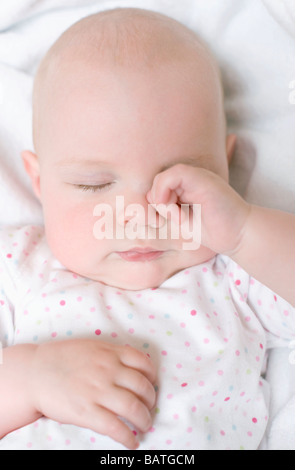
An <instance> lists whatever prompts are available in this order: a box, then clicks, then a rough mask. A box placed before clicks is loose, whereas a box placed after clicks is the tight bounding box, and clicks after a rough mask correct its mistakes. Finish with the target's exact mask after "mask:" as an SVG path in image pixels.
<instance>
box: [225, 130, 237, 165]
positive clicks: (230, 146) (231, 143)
mask: <svg viewBox="0 0 295 470" xmlns="http://www.w3.org/2000/svg"><path fill="white" fill-rule="evenodd" d="M236 141H237V136H236V135H235V134H229V135H228V136H227V137H226V153H227V161H228V164H230V162H231V159H232V157H233V154H234V151H235V146H236Z"/></svg>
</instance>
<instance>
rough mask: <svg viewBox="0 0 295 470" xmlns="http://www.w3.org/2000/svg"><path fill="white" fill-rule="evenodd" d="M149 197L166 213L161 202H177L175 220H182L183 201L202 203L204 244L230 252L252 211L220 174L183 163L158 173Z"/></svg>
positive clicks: (235, 246) (237, 243)
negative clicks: (181, 205)
mask: <svg viewBox="0 0 295 470" xmlns="http://www.w3.org/2000/svg"><path fill="white" fill-rule="evenodd" d="M147 200H148V202H149V203H151V204H156V205H157V204H159V206H156V210H158V209H159V210H158V212H159V213H160V215H162V216H164V217H165V213H163V214H162V213H161V204H167V205H168V204H174V205H175V208H176V209H177V210H176V211H174V223H179V221H180V217H181V216H180V211H181V207H180V204H190V205H192V204H200V205H201V214H202V216H201V223H202V227H201V234H202V242H201V243H202V245H204V246H206V247H207V248H210V249H211V250H212V251H214V252H215V253H223V254H228V255H231V254H233V253H234V252H235V250H237V249H238V247H239V244H240V241H241V239H242V236H243V230H244V227H245V225H246V220H247V217H248V215H249V212H250V205H249V204H247V203H246V202H245V201H244V200H243V199H242V198H241V197H240V196H239V195H238V194H237V193H236V192H235V191H234V190H233V189H232V188H231V187H230V186H229V184H228V183H227V182H226V181H225V180H224V179H222V178H221V177H220V176H218V175H216V174H215V173H212V172H211V171H209V170H205V169H203V168H195V167H192V166H189V165H184V164H177V165H174V166H173V167H171V168H169V169H168V170H165V171H163V172H162V173H159V174H158V175H156V177H155V178H154V181H153V185H152V188H151V190H150V191H149V192H148V194H147Z"/></svg>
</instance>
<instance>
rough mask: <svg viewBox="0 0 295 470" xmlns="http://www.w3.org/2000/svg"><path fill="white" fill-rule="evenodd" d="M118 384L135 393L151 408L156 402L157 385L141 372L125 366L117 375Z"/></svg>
mask: <svg viewBox="0 0 295 470" xmlns="http://www.w3.org/2000/svg"><path fill="white" fill-rule="evenodd" d="M116 385H117V386H118V387H121V388H124V389H126V390H129V391H131V392H132V393H134V395H135V396H136V397H138V398H139V399H140V400H141V401H142V402H143V403H144V404H145V406H146V407H147V408H148V409H149V410H151V409H152V408H153V407H154V405H155V402H156V392H155V387H154V386H153V385H152V384H151V382H150V381H149V380H148V379H147V378H146V377H145V376H144V375H143V374H141V373H140V372H138V371H136V370H134V369H130V368H127V367H125V368H124V369H122V370H121V371H120V372H119V373H118V374H117V376H116Z"/></svg>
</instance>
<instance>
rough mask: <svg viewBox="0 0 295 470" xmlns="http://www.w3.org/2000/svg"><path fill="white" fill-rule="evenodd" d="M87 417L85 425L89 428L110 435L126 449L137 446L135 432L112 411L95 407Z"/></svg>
mask: <svg viewBox="0 0 295 470" xmlns="http://www.w3.org/2000/svg"><path fill="white" fill-rule="evenodd" d="M89 418H90V420H89V424H88V425H86V427H88V428H89V429H92V430H93V431H95V432H97V433H99V434H102V435H104V436H108V437H110V438H111V439H113V440H114V441H116V442H118V443H120V444H122V445H123V446H125V447H127V449H130V450H135V449H137V447H138V446H139V442H138V439H137V438H136V433H134V432H133V431H132V430H131V429H130V427H129V426H128V425H127V424H126V423H124V422H123V421H122V420H121V419H120V418H119V417H118V416H116V415H115V414H114V413H112V411H110V410H107V409H105V408H102V407H97V408H96V409H95V410H94V411H93V412H92V413H91V416H89Z"/></svg>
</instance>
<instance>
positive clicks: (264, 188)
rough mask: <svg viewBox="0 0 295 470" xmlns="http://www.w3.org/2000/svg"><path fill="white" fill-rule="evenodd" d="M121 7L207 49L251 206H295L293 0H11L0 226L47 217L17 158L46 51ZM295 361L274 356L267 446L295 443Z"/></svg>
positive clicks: (4, 43) (283, 352) (6, 22)
mask: <svg viewBox="0 0 295 470" xmlns="http://www.w3.org/2000/svg"><path fill="white" fill-rule="evenodd" d="M117 6H122V7H125V6H137V7H142V8H149V9H154V10H157V11H161V12H163V13H166V14H168V15H170V16H173V17H175V18H176V19H178V20H180V21H182V22H183V23H185V24H186V25H187V26H189V27H191V28H193V29H194V30H196V31H197V32H198V33H199V34H200V36H201V37H202V38H203V39H204V40H205V41H206V42H207V43H208V44H209V45H210V46H211V48H212V50H213V52H215V54H216V55H217V57H218V59H219V61H220V64H221V69H222V73H223V78H224V86H225V105H226V111H227V117H228V123H229V130H230V131H233V132H235V133H237V135H238V144H237V149H236V153H235V157H234V161H233V164H232V168H231V182H232V184H233V186H234V187H235V188H236V189H237V190H238V191H239V192H240V193H241V194H243V196H244V197H246V199H247V200H249V201H251V202H253V203H257V204H263V205H266V206H271V207H276V208H280V209H284V210H288V211H291V212H295V184H294V182H293V179H294V167H295V132H294V128H295V47H294V46H295V44H294V43H295V2H294V0H239V1H237V0H222V2H221V1H220V0H210V1H208V2H205V1H204V0H181V1H179V0H136V1H135V0H133V1H132V0H117V1H114V0H96V1H95V0H93V1H90V0H89V1H87V0H10V1H9V2H1V3H0V226H5V225H22V224H30V223H33V224H36V223H42V213H41V208H40V205H39V203H38V202H37V201H36V199H35V198H34V196H33V193H32V190H31V188H30V184H29V180H28V178H27V176H26V174H25V172H24V169H23V167H22V163H21V160H20V152H21V150H23V149H24V148H29V149H33V145H32V137H31V95H32V84H33V75H34V72H35V70H36V67H37V65H38V63H39V61H40V59H41V57H42V56H43V54H44V53H45V51H46V50H47V49H48V48H49V47H50V45H51V44H52V42H53V41H54V40H55V39H56V38H57V37H58V36H59V35H60V34H61V33H62V32H63V31H64V30H65V29H66V28H67V27H69V26H70V25H71V24H72V23H73V22H75V21H77V20H79V19H80V18H82V17H83V16H87V15H88V14H91V13H94V12H96V11H99V10H104V9H107V8H114V7H117ZM294 349H295V347H294ZM290 354H291V355H290ZM292 357H293V356H292V349H286V348H282V349H277V350H273V351H272V353H271V355H270V358H269V364H268V371H267V378H268V380H269V381H270V384H271V387H272V399H271V419H270V423H269V429H268V433H267V435H266V437H265V439H264V442H263V444H262V446H261V448H262V449H295V365H293V363H292V360H291V361H290V358H291V359H292Z"/></svg>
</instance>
